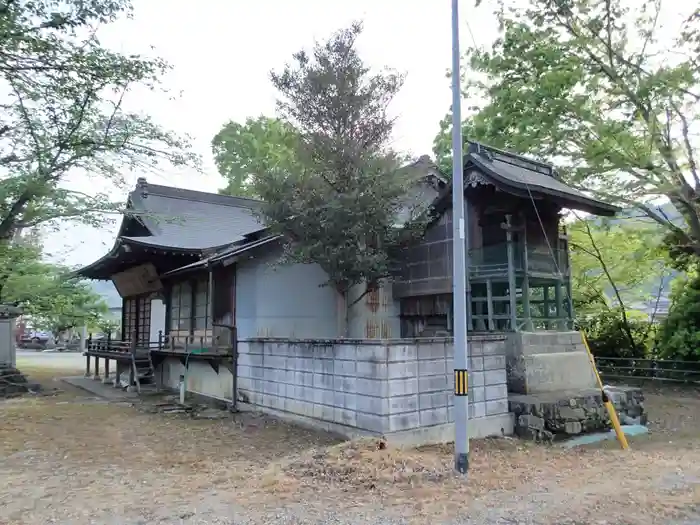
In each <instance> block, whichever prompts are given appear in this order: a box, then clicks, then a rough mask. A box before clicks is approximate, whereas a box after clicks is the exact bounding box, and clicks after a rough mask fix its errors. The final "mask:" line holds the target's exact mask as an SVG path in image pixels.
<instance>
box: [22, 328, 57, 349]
mask: <svg viewBox="0 0 700 525" xmlns="http://www.w3.org/2000/svg"><path fill="white" fill-rule="evenodd" d="M51 340H53V334H52V333H51V332H43V331H39V330H27V331H25V332H24V333H23V334H22V335H21V336H20V338H19V346H20V347H23V346H32V347H44V346H45V345H46V344H47V343H48V342H49V341H51Z"/></svg>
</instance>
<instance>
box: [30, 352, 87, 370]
mask: <svg viewBox="0 0 700 525" xmlns="http://www.w3.org/2000/svg"><path fill="white" fill-rule="evenodd" d="M23 365H24V366H30V367H38V368H65V369H70V370H81V369H83V368H85V357H83V355H82V354H81V353H80V352H35V351H34V350H17V366H18V368H22V366H23Z"/></svg>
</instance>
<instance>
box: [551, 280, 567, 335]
mask: <svg viewBox="0 0 700 525" xmlns="http://www.w3.org/2000/svg"><path fill="white" fill-rule="evenodd" d="M561 285H562V283H561V280H557V283H556V284H555V285H554V302H555V303H556V305H557V326H558V328H559V329H560V330H561V329H564V330H565V329H566V328H565V325H566V321H565V320H564V319H563V317H564V302H563V300H562V296H561Z"/></svg>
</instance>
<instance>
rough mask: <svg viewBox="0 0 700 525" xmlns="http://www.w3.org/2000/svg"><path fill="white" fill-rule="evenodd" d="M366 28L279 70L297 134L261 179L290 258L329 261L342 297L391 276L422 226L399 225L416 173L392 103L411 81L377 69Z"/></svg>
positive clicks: (287, 114)
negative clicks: (397, 250)
mask: <svg viewBox="0 0 700 525" xmlns="http://www.w3.org/2000/svg"><path fill="white" fill-rule="evenodd" d="M361 31H362V27H361V25H360V24H357V23H356V24H353V25H352V27H350V28H349V29H344V30H341V31H338V32H336V33H335V34H333V35H332V36H331V37H330V38H329V39H328V40H327V41H326V42H323V43H319V44H317V45H316V46H315V47H314V48H313V51H312V52H311V53H307V52H306V51H299V52H298V53H296V54H295V55H294V56H293V62H292V63H291V64H289V65H287V66H286V67H285V68H284V69H283V70H282V71H281V72H273V73H272V74H271V79H272V83H273V84H274V86H275V87H276V88H277V89H278V91H279V95H280V98H279V102H278V110H279V113H280V116H281V117H282V119H283V120H284V121H285V122H289V123H290V125H291V126H293V129H295V130H296V133H295V134H292V135H291V136H290V142H288V143H287V142H285V143H284V144H285V146H284V147H283V148H281V151H282V153H281V154H280V157H281V161H280V162H278V161H277V158H276V157H275V155H276V154H277V153H278V152H279V149H278V145H279V142H276V143H274V145H273V146H270V150H271V151H272V152H273V154H272V155H270V156H269V157H266V158H265V160H264V162H258V163H256V166H257V169H260V171H259V172H257V173H255V177H254V180H255V192H256V194H257V195H259V196H260V197H261V198H262V199H263V201H264V205H263V207H262V215H263V216H264V218H265V220H266V221H267V223H268V225H269V226H270V228H271V229H272V231H274V232H277V233H279V234H281V235H283V236H284V238H285V239H287V241H288V243H287V249H286V260H289V261H295V262H304V263H311V262H314V263H318V264H320V266H322V267H323V268H324V269H325V271H326V272H327V273H328V275H329V280H330V283H331V284H332V285H334V286H335V287H336V289H337V290H339V291H340V292H341V293H343V294H346V293H347V292H348V291H349V290H350V288H352V287H353V286H354V285H357V284H360V283H367V284H368V287H369V288H371V287H373V286H374V285H377V284H378V283H379V282H380V281H381V279H383V278H385V277H387V276H388V275H390V273H391V269H392V257H391V253H392V247H395V246H398V245H400V244H401V243H403V242H407V239H410V238H412V236H413V233H414V232H415V231H417V230H418V228H399V227H397V226H399V224H397V222H398V220H397V217H398V216H399V212H401V211H402V210H403V209H404V206H405V202H404V197H405V195H406V189H407V185H408V184H409V183H410V176H409V174H408V172H403V171H401V170H399V167H400V166H401V163H402V161H403V159H402V158H401V157H400V156H399V155H398V154H396V153H395V152H394V151H392V150H391V148H390V146H389V141H390V136H391V132H392V129H393V125H394V120H393V119H392V118H391V117H389V116H388V115H387V107H388V105H389V103H390V102H391V101H392V99H393V98H394V96H395V95H396V94H397V93H398V91H399V89H400V88H401V85H402V83H403V77H402V76H401V75H399V74H397V73H395V72H392V71H381V72H376V73H373V72H371V71H370V70H369V68H368V66H367V65H366V64H365V63H364V62H363V60H362V58H361V57H360V55H359V54H358V51H357V46H356V42H357V38H358V37H359V35H360V33H361ZM284 129H285V130H287V129H288V128H286V127H284ZM285 133H286V131H285ZM289 150H293V154H289V155H288V152H289ZM410 173H411V175H412V172H410Z"/></svg>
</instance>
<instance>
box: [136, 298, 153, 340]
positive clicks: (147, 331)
mask: <svg viewBox="0 0 700 525" xmlns="http://www.w3.org/2000/svg"><path fill="white" fill-rule="evenodd" d="M138 311H139V316H138V328H137V330H138V338H137V341H138V342H139V343H147V342H148V341H149V339H150V338H151V299H150V297H141V298H140V299H139V302H138Z"/></svg>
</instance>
